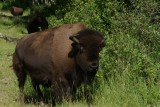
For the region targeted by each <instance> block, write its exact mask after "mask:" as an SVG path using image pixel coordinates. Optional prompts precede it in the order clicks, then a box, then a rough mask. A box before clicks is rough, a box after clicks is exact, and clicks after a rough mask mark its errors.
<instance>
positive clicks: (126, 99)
mask: <svg viewBox="0 0 160 107" xmlns="http://www.w3.org/2000/svg"><path fill="white" fill-rule="evenodd" d="M122 1H123V0H122ZM75 5H76V7H75ZM159 6H160V5H159V1H155V0H154V1H153V0H145V1H143V2H142V1H138V0H135V3H134V4H133V7H134V9H133V10H127V8H126V7H125V6H124V3H120V2H117V1H116V0H113V1H112V0H105V1H103V0H89V1H80V0H75V1H72V2H71V3H70V4H67V5H66V8H65V9H63V10H61V9H60V8H58V9H57V10H55V11H54V14H51V15H50V16H49V17H47V19H48V21H49V24H50V27H52V26H56V25H60V24H64V23H76V22H84V23H86V25H87V26H88V27H90V28H93V29H96V30H98V31H100V32H102V33H103V34H104V35H105V38H106V47H105V48H104V49H103V51H102V52H101V53H100V55H101V60H100V68H99V71H98V73H97V75H96V78H95V81H94V83H93V91H94V94H93V97H94V100H93V104H92V106H93V107H158V106H160V91H159V90H160V87H159V86H160V30H159V28H160V25H159V24H155V23H151V20H152V18H153V17H152V16H153V15H152V14H154V12H155V11H158V9H159V8H160V7H159ZM2 7H3V5H2V3H0V8H2ZM27 11H29V10H27ZM61 11H62V12H61ZM0 13H3V14H5V15H7V16H10V13H9V12H8V11H5V12H4V11H2V10H1V11H0ZM50 13H51V12H50ZM62 13H65V14H63V15H62ZM155 18H156V20H157V22H158V21H159V22H160V20H158V18H157V17H155ZM0 20H1V21H0V33H2V34H6V35H9V36H12V37H17V38H21V37H23V36H24V35H23V34H25V33H26V29H25V23H21V21H22V22H23V19H22V17H17V18H13V19H12V18H9V17H0ZM17 22H18V23H17ZM15 46H16V43H10V42H6V41H5V40H1V39H0V87H1V88H0V96H1V97H0V106H2V107H21V106H28V107H32V106H37V103H36V102H35V101H34V98H35V99H36V96H37V95H36V94H35V91H34V90H33V88H32V86H31V83H30V79H27V81H26V84H25V95H26V96H27V97H28V99H29V101H28V102H27V103H26V104H25V105H20V104H19V101H18V93H19V90H18V84H17V78H16V76H15V75H14V73H13V70H12V67H10V66H11V65H12V53H13V52H14V49H15ZM41 88H42V90H43V92H45V93H46V98H47V97H48V98H49V97H50V93H49V92H48V91H49V89H43V87H41ZM77 96H78V98H79V100H76V101H74V102H66V101H64V102H63V103H62V104H59V105H57V106H58V107H61V106H62V107H87V106H88V104H87V103H86V101H85V99H84V98H83V96H84V93H83V91H82V90H81V89H80V90H78V95H77ZM32 99H33V100H32ZM47 104H48V103H47ZM47 104H45V105H44V106H48V105H47Z"/></svg>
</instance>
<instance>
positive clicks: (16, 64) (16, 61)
mask: <svg viewBox="0 0 160 107" xmlns="http://www.w3.org/2000/svg"><path fill="white" fill-rule="evenodd" d="M12 67H13V70H14V72H15V73H16V74H18V73H19V72H22V70H23V63H22V61H21V60H20V58H19V57H18V55H17V54H16V52H15V53H14V54H13V65H12Z"/></svg>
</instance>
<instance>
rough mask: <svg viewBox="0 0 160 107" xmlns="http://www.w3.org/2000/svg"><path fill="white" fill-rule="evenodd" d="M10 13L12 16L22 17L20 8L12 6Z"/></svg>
mask: <svg viewBox="0 0 160 107" xmlns="http://www.w3.org/2000/svg"><path fill="white" fill-rule="evenodd" d="M10 12H11V14H12V15H13V16H20V15H23V9H22V8H20V7H15V6H12V7H11V8H10Z"/></svg>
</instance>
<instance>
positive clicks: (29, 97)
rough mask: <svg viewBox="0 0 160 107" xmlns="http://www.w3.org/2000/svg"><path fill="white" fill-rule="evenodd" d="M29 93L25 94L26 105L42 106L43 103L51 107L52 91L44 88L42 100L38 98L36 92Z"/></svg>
mask: <svg viewBox="0 0 160 107" xmlns="http://www.w3.org/2000/svg"><path fill="white" fill-rule="evenodd" d="M29 93H30V94H29ZM29 93H28V94H25V99H24V102H25V104H33V105H40V103H42V102H43V104H44V105H51V98H52V95H51V91H50V89H46V88H44V89H43V90H42V93H44V94H43V98H42V99H40V98H38V95H37V93H36V92H35V91H33V92H29Z"/></svg>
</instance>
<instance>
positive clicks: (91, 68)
mask: <svg viewBox="0 0 160 107" xmlns="http://www.w3.org/2000/svg"><path fill="white" fill-rule="evenodd" d="M98 66H99V64H98V62H97V61H96V62H91V63H90V64H89V66H88V71H97V70H98Z"/></svg>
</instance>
